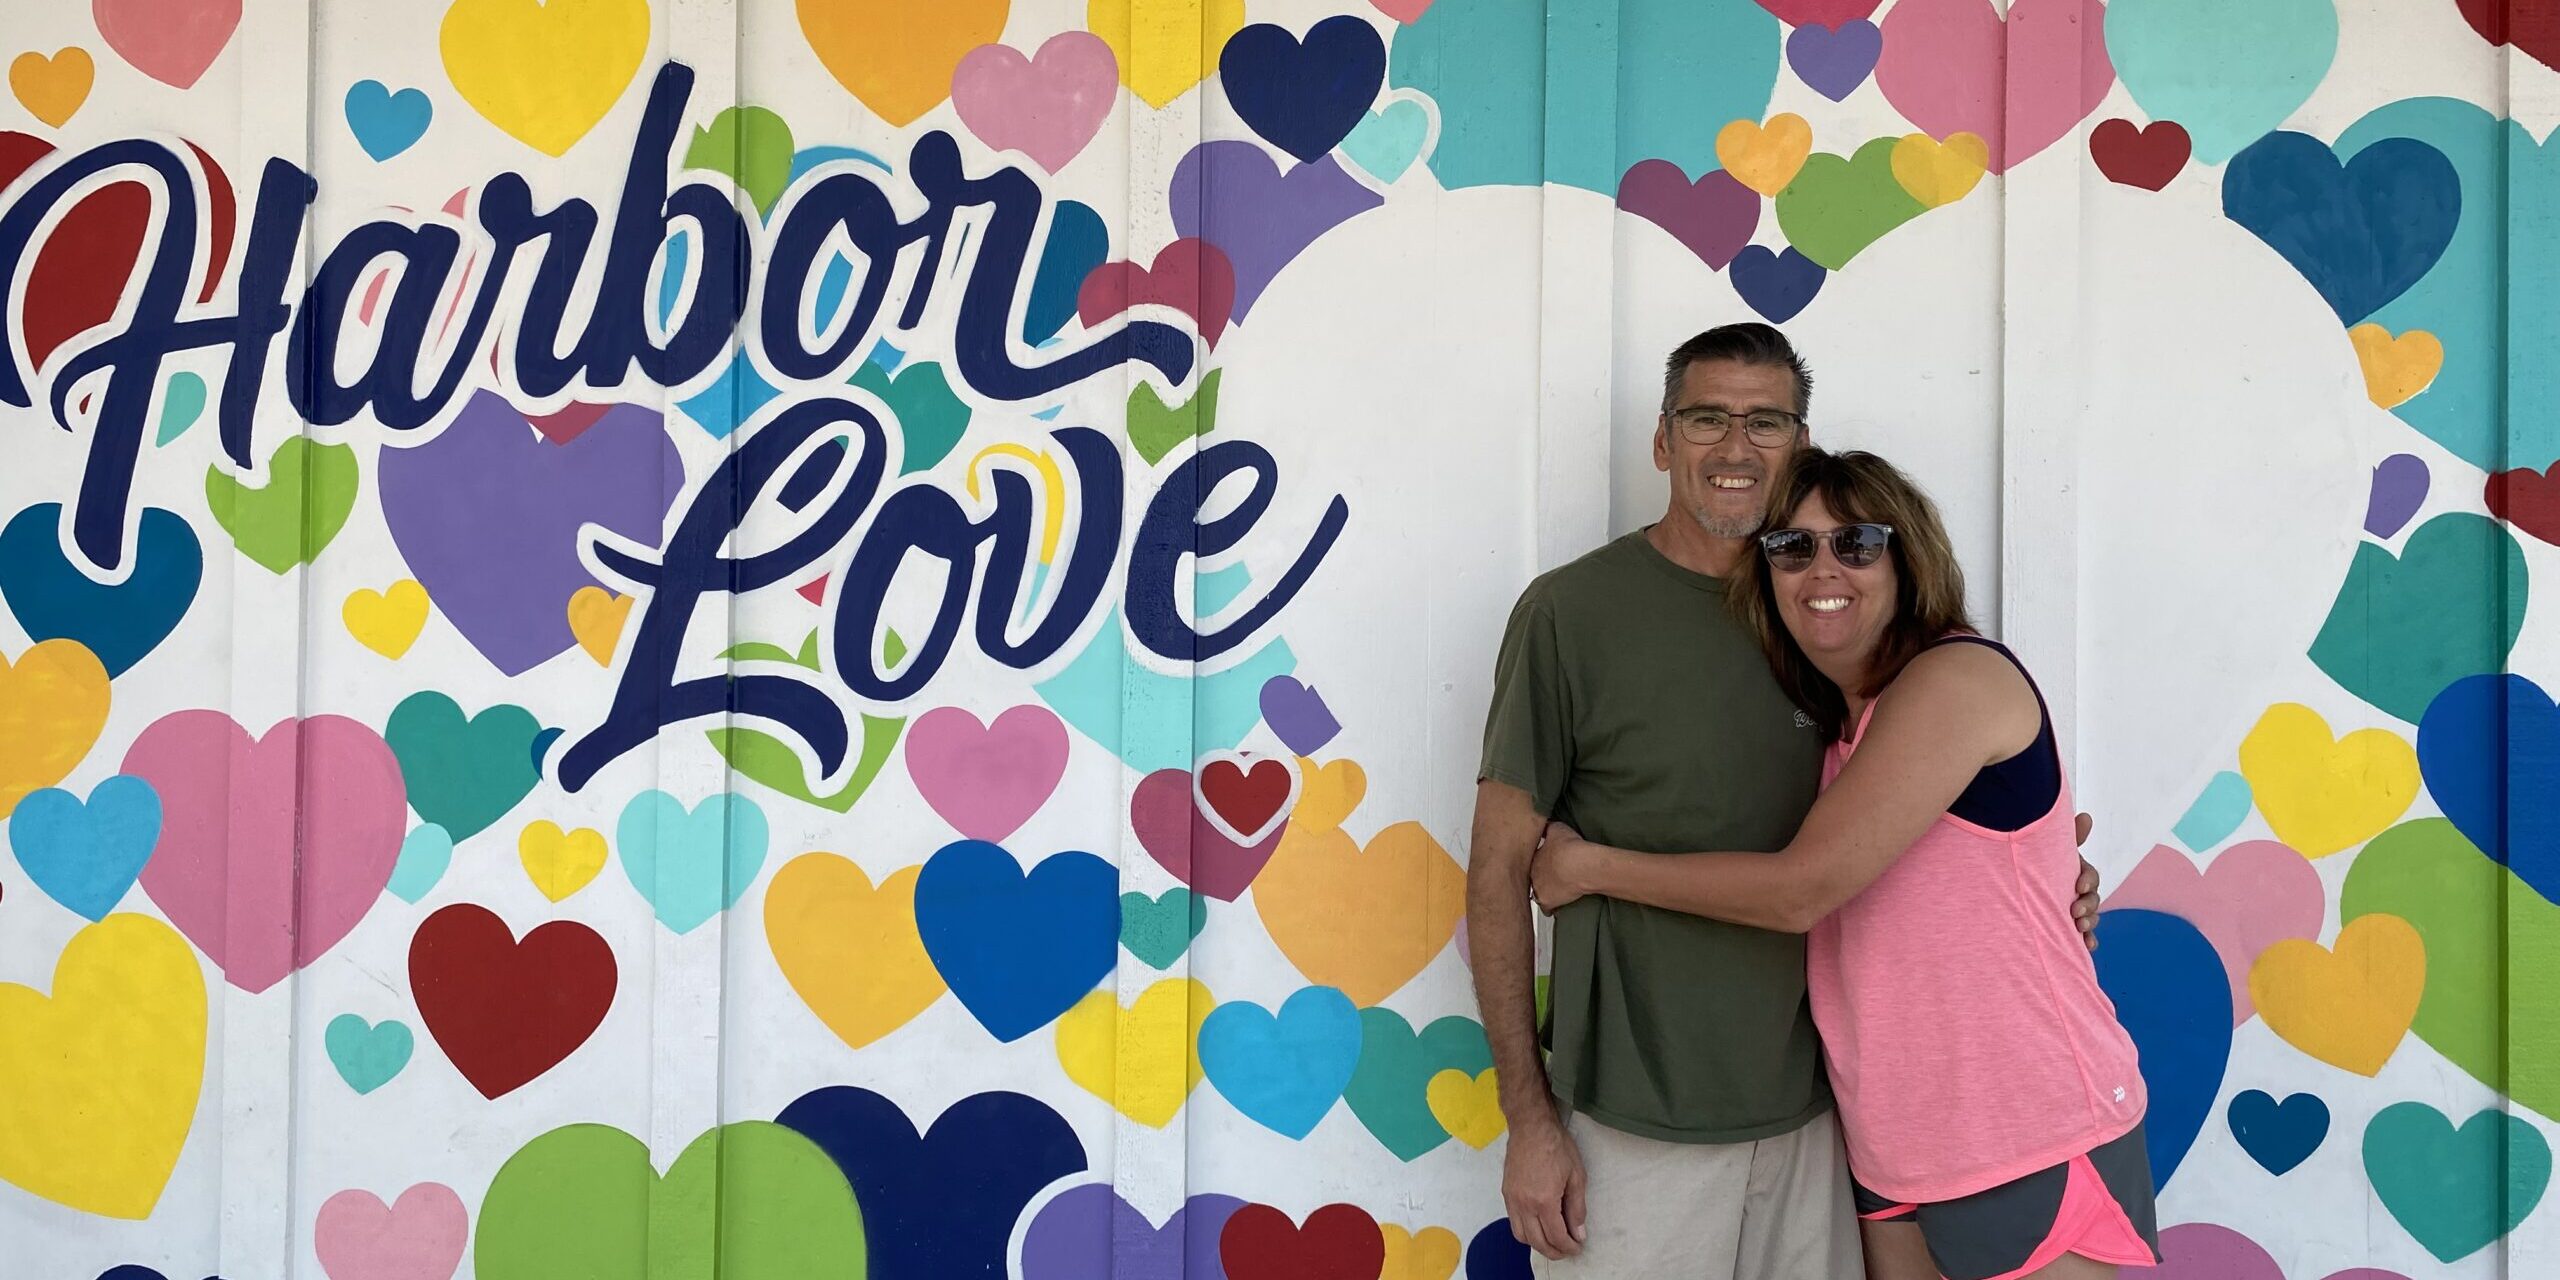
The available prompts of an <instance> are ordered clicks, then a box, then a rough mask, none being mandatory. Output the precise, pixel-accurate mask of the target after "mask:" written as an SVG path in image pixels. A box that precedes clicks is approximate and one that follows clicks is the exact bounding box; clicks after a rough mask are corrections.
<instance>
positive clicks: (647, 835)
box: [613, 790, 769, 933]
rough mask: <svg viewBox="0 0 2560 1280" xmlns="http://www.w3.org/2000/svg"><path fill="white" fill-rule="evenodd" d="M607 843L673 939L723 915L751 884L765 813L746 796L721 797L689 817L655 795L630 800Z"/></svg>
mask: <svg viewBox="0 0 2560 1280" xmlns="http://www.w3.org/2000/svg"><path fill="white" fill-rule="evenodd" d="M613 835H614V845H615V847H616V848H618V849H620V850H621V851H622V873H623V874H624V875H626V876H629V877H631V884H632V887H634V888H636V889H638V890H639V891H640V896H641V897H643V898H646V899H648V900H649V905H650V906H651V907H652V908H654V909H656V911H657V913H658V919H659V921H660V922H661V923H663V924H665V925H666V926H667V927H668V928H670V929H673V930H675V931H676V932H677V933H690V932H692V931H693V930H694V929H695V928H696V927H697V926H699V925H701V924H702V922H703V921H705V920H708V919H710V918H711V917H713V916H716V915H718V914H720V913H721V912H723V911H726V910H728V909H729V906H730V904H732V903H734V902H736V901H737V900H738V895H739V894H741V893H744V892H746V890H747V886H748V885H751V884H753V883H755V879H756V872H758V871H759V870H762V869H763V867H764V855H765V848H766V845H767V843H768V838H769V836H768V828H767V827H766V825H765V820H764V810H763V809H761V808H758V807H757V806H756V802H755V801H753V800H751V799H748V798H747V797H745V796H742V795H737V794H734V793H722V794H720V795H716V796H712V797H710V798H709V799H706V800H704V801H703V802H702V803H700V804H697V805H695V806H694V807H693V809H692V811H691V812H687V811H686V810H685V807H684V802H683V801H681V800H678V799H676V798H675V797H674V796H671V795H668V794H667V793H666V792H664V791H654V790H653V791H643V792H641V793H640V794H638V795H636V796H633V797H631V803H629V804H626V805H624V806H623V807H622V820H621V821H620V822H619V823H616V824H615V826H614V829H613Z"/></svg>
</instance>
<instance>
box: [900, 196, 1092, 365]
mask: <svg viewBox="0 0 2560 1280" xmlns="http://www.w3.org/2000/svg"><path fill="white" fill-rule="evenodd" d="M1110 256H1111V228H1110V226H1109V225H1108V224H1106V223H1105V222H1103V220H1102V215H1101V214H1099V213H1096V212H1094V211H1093V209H1092V207H1091V206H1089V205H1086V204H1082V203H1080V202H1078V201H1074V200H1061V201H1059V202H1058V209H1057V212H1055V213H1053V214H1051V215H1050V216H1049V238H1048V240H1047V241H1045V242H1043V243H1042V245H1041V246H1040V268H1039V271H1038V273H1037V274H1035V275H1033V276H1032V278H1031V301H1030V302H1028V303H1026V304H1024V306H1023V309H1022V340H1023V341H1024V342H1026V343H1029V344H1030V345H1032V346H1035V347H1036V346H1039V345H1040V344H1041V343H1043V342H1046V341H1048V340H1049V339H1050V338H1052V337H1054V336H1056V334H1057V332H1058V330H1060V329H1063V328H1065V327H1067V321H1069V320H1071V319H1074V318H1075V314H1076V294H1077V293H1078V292H1080V291H1082V290H1083V288H1084V280H1085V277H1086V276H1089V275H1092V274H1093V269H1094V268H1096V267H1099V266H1101V265H1102V264H1103V262H1104V261H1105V260H1107V259H1108V258H1110ZM883 367H884V368H885V367H886V366H883Z"/></svg>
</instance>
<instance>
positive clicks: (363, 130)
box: [347, 80, 436, 160]
mask: <svg viewBox="0 0 2560 1280" xmlns="http://www.w3.org/2000/svg"><path fill="white" fill-rule="evenodd" d="M435 114H436V107H435V104H434V103H432V102H429V101H427V95H426V93H425V92H424V91H422V90H418V89H403V90H401V91H400V92H398V93H393V92H392V91H391V90H390V89H389V88H388V87H387V86H385V85H384V84H383V83H382V82H381V81H379V80H358V81H356V82H355V83H354V84H352V85H349V86H348V87H347V128H348V129H349V130H350V131H352V132H353V133H354V134H355V135H356V145H357V146H360V147H363V148H364V153H365V154H366V155H369V156H372V157H373V158H374V159H376V160H388V159H390V158H391V157H393V156H396V155H398V154H400V153H401V152H403V151H406V150H408V149H409V148H411V147H413V146H416V145H417V143H418V139H420V138H423V137H425V136H426V134H427V122H428V121H429V120H432V119H434V118H435Z"/></svg>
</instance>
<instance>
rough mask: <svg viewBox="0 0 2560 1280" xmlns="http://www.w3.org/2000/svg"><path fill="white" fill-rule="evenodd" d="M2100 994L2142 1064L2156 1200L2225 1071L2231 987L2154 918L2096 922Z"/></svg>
mask: <svg viewBox="0 0 2560 1280" xmlns="http://www.w3.org/2000/svg"><path fill="white" fill-rule="evenodd" d="M2097 958H2098V985H2099V986H2100V987H2101V988H2103V989H2105V991H2106V993H2107V999H2109V1000H2111V1001H2114V1002H2115V1006H2116V1021H2118V1022H2120V1023H2122V1024H2124V1029H2125V1031H2126V1032H2127V1033H2128V1034H2130V1035H2131V1036H2132V1037H2133V1044H2134V1048H2136V1049H2137V1050H2139V1051H2140V1052H2141V1055H2142V1083H2143V1086H2144V1088H2145V1089H2146V1090H2148V1091H2149V1093H2150V1095H2151V1111H2150V1114H2149V1115H2147V1116H2146V1117H2145V1118H2144V1119H2143V1122H2142V1129H2143V1137H2144V1142H2145V1146H2146V1148H2147V1149H2148V1150H2149V1152H2150V1155H2151V1186H2152V1189H2153V1190H2154V1191H2157V1190H2159V1189H2160V1188H2162V1187H2166V1186H2168V1185H2169V1176H2170V1175H2171V1174H2174V1173H2176V1172H2177V1171H2178V1162H2179V1161H2181V1160H2184V1159H2186V1158H2187V1148H2189V1147H2192V1146H2194V1145H2195V1141H2196V1135H2197V1134H2198V1133H2200V1132H2202V1131H2203V1129H2204V1120H2205V1117H2206V1116H2208V1115H2211V1114H2212V1113H2213V1100H2214V1098H2215V1097H2216V1096H2217V1095H2219V1094H2220V1093H2221V1092H2222V1072H2223V1069H2224V1068H2225V1067H2227V1066H2229V1065H2230V1062H2231V978H2230V975H2229V974H2227V973H2226V972H2224V970H2223V967H2222V957H2221V956H2220V955H2219V954H2218V953H2216V952H2215V951H2214V949H2213V944H2212V943H2210V942H2207V941H2205V940H2204V935H2203V934H2201V933H2198V932H2196V927H2195V926H2194V925H2191V924H2189V923H2187V922H2186V921H2184V920H2181V919H2179V918H2177V917H2176V916H2173V915H2167V914H2164V913H2162V912H2158V911H2130V910H2126V911H2110V912H2107V913H2106V914H2104V915H2102V916H2100V917H2098V957H2097Z"/></svg>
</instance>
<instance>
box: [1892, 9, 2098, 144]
mask: <svg viewBox="0 0 2560 1280" xmlns="http://www.w3.org/2000/svg"><path fill="white" fill-rule="evenodd" d="M2106 21H2107V9H2106V6H2105V5H2104V4H2101V3H2100V2H2099V0H2016V2H2015V3H2013V4H2011V5H2010V6H2009V19H2008V21H2007V22H2006V23H2005V24H2004V23H2003V22H2002V21H2001V20H2000V11H1999V10H1997V9H1994V8H1993V7H1992V6H1991V0H1901V2H1900V3H1898V4H1896V5H1894V6H1893V11H1892V12H1890V13H1887V14H1886V15H1885V16H1884V53H1883V55H1882V56H1881V57H1879V58H1878V59H1877V61H1876V86H1877V87H1878V88H1880V89H1882V90H1884V96H1885V100H1886V101H1888V102H1891V103H1892V104H1893V106H1894V109H1895V110H1897V111H1900V112H1901V113H1902V115H1903V118H1904V119H1907V120H1909V121H1910V122H1911V123H1913V124H1915V125H1918V126H1920V128H1921V129H1922V130H1923V131H1925V132H1927V133H1928V134H1929V136H1931V137H1933V138H1937V139H1939V140H1941V141H1943V140H1945V139H1946V138H1947V137H1948V136H1949V135H1950V134H1956V133H1971V134H1974V135H1977V136H1979V137H1980V138H1981V139H1982V140H1983V141H1984V142H1986V143H1988V144H1990V147H1991V172H1993V173H2006V172H2008V170H2009V166H2011V165H2014V164H2016V163H2018V162H2019V161H2021V160H2024V159H2026V158H2027V157H2029V156H2031V155H2034V154H2035V153H2037V152H2039V151H2042V150H2044V149H2045V148H2046V147H2049V146H2052V145H2053V144H2054V143H2055V142H2056V141H2058V140H2059V139H2060V138H2061V137H2062V136H2063V135H2064V134H2067V133H2069V132H2071V130H2072V128H2073V127H2074V126H2076V125H2078V124H2079V123H2080V121H2081V120H2082V119H2083V118H2085V117H2086V116H2087V115H2088V114H2089V113H2090V112H2092V111H2094V110H2097V107H2098V103H2100V102H2101V101H2103V100H2105V98H2106V96H2107V90H2108V88H2109V87H2110V86H2112V85H2113V84H2115V80H2116V69H2115V64H2114V63H2113V62H2111V61H2109V60H2108V58H2107V42H2106V40H2105V39H2104V38H2103V33H2104V31H2105V29H2106ZM2004 86H2005V90H2004Z"/></svg>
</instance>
